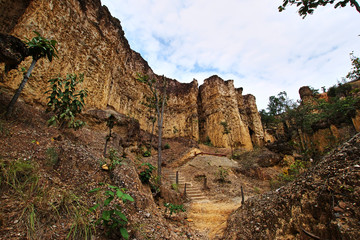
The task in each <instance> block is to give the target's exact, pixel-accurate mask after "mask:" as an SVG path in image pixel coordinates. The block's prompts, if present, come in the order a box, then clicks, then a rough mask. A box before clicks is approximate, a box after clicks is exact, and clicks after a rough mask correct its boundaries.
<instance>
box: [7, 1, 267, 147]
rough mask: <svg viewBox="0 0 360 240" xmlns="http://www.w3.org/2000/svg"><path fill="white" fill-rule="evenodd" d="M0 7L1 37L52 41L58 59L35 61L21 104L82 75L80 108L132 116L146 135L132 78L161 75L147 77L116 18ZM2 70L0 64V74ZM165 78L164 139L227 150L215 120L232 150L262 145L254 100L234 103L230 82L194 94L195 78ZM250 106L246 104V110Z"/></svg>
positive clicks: (96, 10)
mask: <svg viewBox="0 0 360 240" xmlns="http://www.w3.org/2000/svg"><path fill="white" fill-rule="evenodd" d="M0 4H1V10H0V11H1V16H0V23H1V24H0V26H1V28H0V31H1V32H3V33H6V34H11V35H14V36H16V37H18V38H20V39H25V37H26V38H29V39H31V38H32V37H34V34H33V33H32V31H37V32H39V33H40V34H41V35H42V36H44V37H46V38H49V39H55V40H57V41H58V51H59V54H58V55H59V59H54V60H53V61H52V62H51V63H49V62H48V61H47V60H45V59H43V60H40V61H38V63H37V65H36V66H35V69H34V71H33V73H32V77H31V78H30V80H29V81H28V83H27V85H26V86H25V88H24V90H23V93H22V98H23V99H24V100H25V101H27V102H29V103H40V104H42V105H44V104H45V103H46V96H45V95H44V92H45V91H46V90H47V89H48V84H47V81H48V80H49V79H51V78H53V77H56V76H58V75H59V74H60V75H61V76H63V77H65V75H66V74H67V73H76V74H79V73H84V74H85V81H84V82H83V83H82V86H81V87H82V88H86V89H88V91H89V96H88V97H87V99H86V110H87V111H90V110H92V109H112V110H115V111H117V112H119V113H121V114H124V115H126V116H129V117H132V118H135V119H137V120H138V121H139V123H140V126H141V128H142V129H144V130H146V131H150V129H151V127H150V125H151V124H150V123H149V120H148V118H147V116H146V111H147V109H146V107H145V106H144V105H143V104H142V101H143V100H144V97H145V96H146V95H149V94H150V92H149V90H148V88H147V86H146V85H145V84H142V83H139V82H138V81H137V80H136V77H137V75H138V74H142V75H145V74H146V75H149V76H150V77H152V78H156V79H160V78H161V76H158V75H156V74H154V73H153V71H152V70H151V68H150V67H149V65H148V63H147V62H146V61H145V60H144V59H143V58H142V57H141V56H140V54H138V53H137V52H135V51H133V50H131V48H130V46H129V44H128V41H127V40H126V38H125V36H124V32H123V30H122V28H121V25H120V21H119V20H118V19H116V18H113V17H112V16H111V15H110V13H109V11H108V9H107V8H106V7H105V6H101V2H100V0H88V1H85V0H66V1H64V0H50V1H41V0H28V1H23V0H15V1H13V0H5V1H2V2H1V3H0ZM14 10H16V11H14ZM30 62H31V59H30V58H27V59H26V61H24V62H22V63H21V65H20V68H19V69H21V67H24V68H26V69H27V68H28V67H29V65H30ZM3 69H4V66H3V65H0V71H1V72H3ZM22 74H23V73H22V72H21V71H16V70H12V71H10V72H9V73H8V74H7V75H5V74H2V75H1V76H0V85H1V86H2V87H6V88H8V89H10V90H14V89H16V88H17V87H18V85H19V83H20V81H21V80H22ZM167 80H168V83H169V84H168V86H169V87H168V95H169V99H168V104H167V107H166V111H165V120H164V137H187V138H191V139H194V140H200V139H203V138H205V137H206V136H209V137H210V139H211V141H212V142H213V144H214V145H215V146H225V147H229V140H228V138H227V136H224V135H223V134H222V131H223V127H222V126H221V125H220V122H221V121H227V122H228V124H229V126H230V127H231V129H232V130H231V132H232V138H233V139H232V141H233V144H234V147H241V148H244V149H252V146H253V144H256V145H261V142H262V135H261V133H260V128H262V127H261V124H259V122H258V120H256V119H259V116H256V112H255V110H256V104H255V99H254V98H251V97H250V98H251V99H250V98H249V99H250V100H249V101H247V102H246V101H245V100H243V101H242V102H241V104H239V101H238V99H241V98H242V95H241V94H242V93H239V92H237V91H236V89H235V88H234V86H233V82H232V81H227V82H224V81H223V80H221V79H220V78H218V77H211V78H209V79H208V80H205V83H204V85H203V86H201V87H200V89H199V87H198V83H197V81H196V80H194V81H193V82H191V83H179V82H178V81H176V80H172V79H167ZM244 99H246V97H244ZM250 102H251V103H250ZM249 103H250V105H251V106H247V105H248V104H249ZM246 109H248V110H246ZM244 114H245V115H246V114H248V115H249V116H245V115H244ZM199 116H201V117H199ZM201 121H205V122H204V124H202V122H201ZM255 125H256V126H255ZM199 126H200V127H201V131H199ZM250 132H251V134H250ZM254 132H255V133H256V134H254Z"/></svg>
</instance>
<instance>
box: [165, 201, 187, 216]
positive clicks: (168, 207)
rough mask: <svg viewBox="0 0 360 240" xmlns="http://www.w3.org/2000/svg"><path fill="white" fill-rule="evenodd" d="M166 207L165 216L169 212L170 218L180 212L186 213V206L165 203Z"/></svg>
mask: <svg viewBox="0 0 360 240" xmlns="http://www.w3.org/2000/svg"><path fill="white" fill-rule="evenodd" d="M164 206H165V214H166V213H167V212H168V211H169V217H171V215H172V214H173V213H178V212H180V211H181V212H185V211H186V210H185V208H184V205H182V204H181V205H177V204H172V203H164Z"/></svg>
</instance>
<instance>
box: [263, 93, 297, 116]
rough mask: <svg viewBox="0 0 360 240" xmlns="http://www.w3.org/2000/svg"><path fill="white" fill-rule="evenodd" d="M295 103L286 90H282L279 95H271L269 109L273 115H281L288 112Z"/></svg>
mask: <svg viewBox="0 0 360 240" xmlns="http://www.w3.org/2000/svg"><path fill="white" fill-rule="evenodd" d="M293 105H294V103H293V101H292V100H290V99H289V98H288V96H287V93H286V92H285V91H282V92H280V93H279V94H278V95H277V97H276V96H271V97H269V104H268V107H267V109H268V111H269V114H270V115H272V116H276V115H279V114H281V113H284V112H286V111H287V110H288V109H289V108H292V107H293Z"/></svg>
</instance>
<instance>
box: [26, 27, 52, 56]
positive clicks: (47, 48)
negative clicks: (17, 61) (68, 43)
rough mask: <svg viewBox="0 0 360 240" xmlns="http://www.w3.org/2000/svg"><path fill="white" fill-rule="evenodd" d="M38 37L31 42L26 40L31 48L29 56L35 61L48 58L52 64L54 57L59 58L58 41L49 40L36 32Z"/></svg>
mask: <svg viewBox="0 0 360 240" xmlns="http://www.w3.org/2000/svg"><path fill="white" fill-rule="evenodd" d="M34 33H35V34H36V37H33V38H32V39H31V40H29V39H26V40H27V42H26V43H25V44H26V45H27V46H28V48H29V54H30V56H32V57H33V59H34V60H39V59H40V58H43V57H47V59H48V60H49V61H50V62H51V61H52V59H53V58H54V57H56V58H57V57H58V56H57V52H58V51H57V49H56V44H57V41H56V40H48V39H46V38H44V37H42V36H41V35H40V33H38V32H36V31H34Z"/></svg>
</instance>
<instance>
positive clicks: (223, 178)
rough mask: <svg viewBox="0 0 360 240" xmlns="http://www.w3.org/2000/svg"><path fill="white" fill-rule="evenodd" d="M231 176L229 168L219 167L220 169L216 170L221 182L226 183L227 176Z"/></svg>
mask: <svg viewBox="0 0 360 240" xmlns="http://www.w3.org/2000/svg"><path fill="white" fill-rule="evenodd" d="M228 176H229V172H228V170H226V169H225V168H223V167H219V168H218V171H217V172H216V178H217V180H218V181H219V182H221V183H225V182H226V178H227V177H228Z"/></svg>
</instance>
